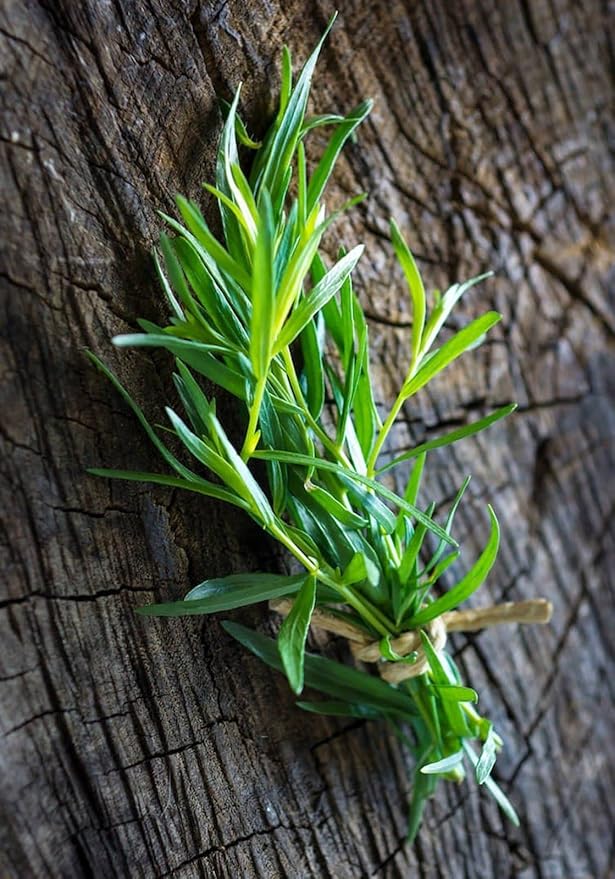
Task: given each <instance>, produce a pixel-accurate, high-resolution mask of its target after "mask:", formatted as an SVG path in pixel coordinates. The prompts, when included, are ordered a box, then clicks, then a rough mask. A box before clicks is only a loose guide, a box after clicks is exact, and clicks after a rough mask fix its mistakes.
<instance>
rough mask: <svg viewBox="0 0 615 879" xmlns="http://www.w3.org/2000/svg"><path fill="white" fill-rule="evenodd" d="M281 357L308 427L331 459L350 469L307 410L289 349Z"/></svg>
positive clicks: (345, 459) (341, 452) (343, 456)
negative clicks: (331, 456)
mask: <svg viewBox="0 0 615 879" xmlns="http://www.w3.org/2000/svg"><path fill="white" fill-rule="evenodd" d="M282 357H283V358H284V364H285V366H286V371H287V374H288V378H289V381H290V385H291V388H292V391H293V394H294V395H295V400H296V402H297V403H298V404H299V406H301V408H302V409H303V413H304V415H305V420H306V421H307V423H308V424H309V426H310V427H311V428H312V430H313V431H314V433H315V434H316V436H317V437H318V439H319V440H320V441H321V443H322V444H323V446H324V447H325V448H326V449H327V450H328V451H329V452H330V453H331V454H332V455H333V457H334V458H336V459H337V460H338V461H339V462H340V464H343V465H344V466H345V467H350V461H349V460H348V458H347V457H346V455H345V454H344V452H343V451H342V450H341V449H340V448H338V446H336V444H335V443H334V442H333V440H332V439H331V438H330V437H329V436H327V434H326V433H325V431H324V430H323V429H322V427H321V426H320V424H319V423H318V422H317V421H316V419H315V418H314V416H313V415H312V413H311V412H310V409H309V407H308V404H307V402H306V400H305V397H304V396H303V391H302V390H301V385H300V384H299V379H298V378H297V373H296V371H295V364H294V363H293V358H292V355H291V353H290V349H289V348H285V349H284V350H283V351H282Z"/></svg>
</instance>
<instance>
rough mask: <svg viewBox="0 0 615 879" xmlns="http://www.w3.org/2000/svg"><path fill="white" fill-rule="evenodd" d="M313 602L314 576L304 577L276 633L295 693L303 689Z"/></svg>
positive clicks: (314, 591) (314, 598) (287, 674)
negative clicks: (289, 609) (306, 645)
mask: <svg viewBox="0 0 615 879" xmlns="http://www.w3.org/2000/svg"><path fill="white" fill-rule="evenodd" d="M315 602H316V578H315V577H306V578H305V580H304V582H303V585H302V586H301V589H300V590H299V594H298V595H297V597H296V598H295V600H294V601H293V606H292V608H291V611H290V613H289V614H288V616H287V617H286V619H285V620H284V622H283V623H282V626H281V628H280V632H279V634H278V650H279V653H280V657H281V659H282V665H283V666H284V671H285V672H286V677H287V678H288V683H289V684H290V688H291V690H292V691H293V692H294V693H297V694H299V693H301V691H302V690H303V658H304V653H305V642H306V639H307V634H308V630H309V628H310V620H311V618H312V613H313V611H314V604H315Z"/></svg>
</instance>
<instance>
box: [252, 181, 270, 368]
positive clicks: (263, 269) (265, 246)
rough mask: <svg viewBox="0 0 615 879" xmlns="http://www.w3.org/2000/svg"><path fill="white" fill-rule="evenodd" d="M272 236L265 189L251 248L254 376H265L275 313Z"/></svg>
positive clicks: (268, 204) (267, 194) (268, 203)
mask: <svg viewBox="0 0 615 879" xmlns="http://www.w3.org/2000/svg"><path fill="white" fill-rule="evenodd" d="M274 236H275V229H274V226H273V214H272V208H271V199H270V198H269V193H268V192H267V190H266V189H264V190H263V191H262V194H261V199H260V210H259V217H258V234H257V238H256V248H255V251H254V267H253V271H252V279H253V280H252V322H251V324H250V359H251V361H252V368H253V370H254V375H255V377H256V378H257V379H258V378H261V377H262V376H264V375H266V373H267V371H268V369H269V363H270V361H271V346H272V341H273V340H272V333H273V319H274V314H275V288H274V269H273V251H274Z"/></svg>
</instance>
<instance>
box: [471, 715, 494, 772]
mask: <svg viewBox="0 0 615 879" xmlns="http://www.w3.org/2000/svg"><path fill="white" fill-rule="evenodd" d="M496 755H497V734H496V732H495V730H494V728H493V726H492V725H491V724H490V725H489V732H488V733H487V738H486V739H485V743H484V744H483V749H482V751H481V754H480V757H479V758H478V763H477V764H476V766H475V767H474V772H475V774H476V781H477V782H478V783H479V784H484V783H485V782H486V781H487V779H488V778H489V776H490V775H491V770H492V769H493V767H494V766H495V758H496Z"/></svg>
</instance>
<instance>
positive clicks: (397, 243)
mask: <svg viewBox="0 0 615 879" xmlns="http://www.w3.org/2000/svg"><path fill="white" fill-rule="evenodd" d="M391 239H392V241H393V248H394V250H395V253H396V255H397V259H398V260H399V264H400V265H401V267H402V269H403V272H404V275H405V276H406V281H407V283H408V289H409V290H410V296H411V298H412V363H413V364H414V363H417V362H418V360H419V356H420V352H421V341H422V338H423V328H424V326H425V311H426V305H425V287H424V286H423V280H422V278H421V275H420V272H419V270H418V268H417V265H416V263H415V261H414V257H413V256H412V253H411V252H410V249H409V248H408V245H407V244H406V242H405V241H404V239H403V237H402V234H401V232H400V231H399V226H398V225H397V223H396V222H395V220H391Z"/></svg>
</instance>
